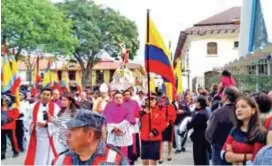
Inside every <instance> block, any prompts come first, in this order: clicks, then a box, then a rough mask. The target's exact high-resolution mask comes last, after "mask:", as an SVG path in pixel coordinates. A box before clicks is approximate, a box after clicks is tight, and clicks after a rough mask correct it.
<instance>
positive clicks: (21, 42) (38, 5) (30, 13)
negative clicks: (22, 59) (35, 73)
mask: <svg viewBox="0 0 272 166" xmlns="http://www.w3.org/2000/svg"><path fill="white" fill-rule="evenodd" d="M1 5H2V23H1V25H2V29H1V32H2V36H1V41H2V42H3V41H8V46H9V48H15V50H16V52H15V53H16V59H17V60H18V58H19V55H20V54H21V51H22V50H24V51H27V52H33V51H35V50H37V49H38V50H42V51H44V52H51V53H54V54H66V55H67V54H69V53H70V54H72V52H74V48H75V47H76V46H77V45H78V41H77V39H76V38H74V37H73V36H72V21H71V20H70V19H67V18H65V15H64V14H63V12H61V11H59V9H58V8H57V7H56V6H54V4H52V3H50V2H49V1H48V0H2V1H1Z"/></svg>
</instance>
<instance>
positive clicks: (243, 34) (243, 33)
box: [239, 0, 253, 56]
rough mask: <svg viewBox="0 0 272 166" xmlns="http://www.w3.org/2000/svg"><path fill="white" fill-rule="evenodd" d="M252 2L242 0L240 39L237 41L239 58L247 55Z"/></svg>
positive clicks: (251, 0)
mask: <svg viewBox="0 0 272 166" xmlns="http://www.w3.org/2000/svg"><path fill="white" fill-rule="evenodd" d="M252 2H253V0H243V5H242V7H241V19H240V20H241V22H240V39H239V40H240V48H239V55H240V56H246V55H247V54H248V46H249V34H250V24H251V12H252Z"/></svg>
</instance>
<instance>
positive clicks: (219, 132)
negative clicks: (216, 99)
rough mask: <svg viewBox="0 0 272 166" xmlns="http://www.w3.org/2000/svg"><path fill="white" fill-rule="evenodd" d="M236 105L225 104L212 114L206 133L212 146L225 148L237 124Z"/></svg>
mask: <svg viewBox="0 0 272 166" xmlns="http://www.w3.org/2000/svg"><path fill="white" fill-rule="evenodd" d="M234 109H235V108H234V104H225V105H223V107H221V108H219V109H217V110H215V111H214V112H213V113H212V116H211V118H210V119H209V122H208V127H207V130H206V133H205V136H206V139H207V141H208V142H209V143H210V144H218V145H220V146H223V145H224V143H225V141H226V138H227V136H228V134H229V132H230V130H231V129H232V127H233V125H234V124H235V121H236V120H235V110H234Z"/></svg>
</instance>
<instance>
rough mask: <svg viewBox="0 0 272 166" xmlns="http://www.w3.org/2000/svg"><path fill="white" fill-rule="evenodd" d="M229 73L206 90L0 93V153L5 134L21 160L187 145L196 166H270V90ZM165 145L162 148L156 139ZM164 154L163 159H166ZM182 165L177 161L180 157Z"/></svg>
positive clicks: (158, 154)
mask: <svg viewBox="0 0 272 166" xmlns="http://www.w3.org/2000/svg"><path fill="white" fill-rule="evenodd" d="M235 86H236V83H235V80H234V79H233V78H232V77H231V74H230V73H229V72H228V71H223V72H222V77H221V79H220V81H219V84H214V85H213V86H212V88H211V89H210V90H209V91H208V90H206V89H203V88H199V89H198V92H195V93H193V92H191V91H190V90H186V91H185V92H184V93H183V94H177V95H176V97H175V98H174V100H173V101H169V99H168V97H167V96H166V95H165V94H164V93H162V92H158V93H151V94H150V95H148V94H147V93H146V92H143V91H141V90H136V89H135V88H134V87H130V88H128V89H124V90H123V91H118V90H110V88H109V87H108V86H107V84H102V85H101V86H100V89H99V93H93V92H92V91H91V90H90V89H87V88H86V89H84V90H83V91H82V92H78V91H75V92H70V93H64V94H62V93H61V92H60V91H59V90H57V89H53V90H52V89H50V88H44V89H42V90H41V92H40V95H39V96H37V97H33V96H31V95H30V93H29V92H25V91H22V92H20V100H21V102H20V106H19V107H17V108H16V107H14V106H13V104H14V102H15V101H14V97H13V96H11V95H9V94H8V93H5V94H2V96H1V147H2V148H1V159H2V160H3V159H5V158H6V150H7V146H8V142H7V138H8V139H9V140H10V141H9V142H10V144H11V147H12V151H13V157H17V156H18V155H19V153H20V152H25V154H26V155H25V161H24V164H26V165H51V164H52V165H100V164H101V165H105V164H106V165H107V164H114V165H134V164H135V162H136V161H137V160H138V159H141V160H142V164H143V165H156V164H162V163H163V162H164V161H165V160H168V161H171V160H172V155H173V154H172V153H173V152H172V151H173V150H172V148H174V149H175V151H174V153H175V155H182V152H185V151H186V150H187V149H186V142H187V138H190V139H191V141H192V144H193V161H194V164H195V165H210V164H212V165H229V164H235V165H244V164H256V165H266V164H268V165H272V131H271V130H272V91H271V92H267V93H264V92H258V93H252V94H243V92H240V91H239V89H237V88H236V87H235ZM164 142H166V143H167V154H164V153H163V152H164V150H163V147H164V146H163V144H164ZM166 158H167V159H166ZM180 164H182V163H180Z"/></svg>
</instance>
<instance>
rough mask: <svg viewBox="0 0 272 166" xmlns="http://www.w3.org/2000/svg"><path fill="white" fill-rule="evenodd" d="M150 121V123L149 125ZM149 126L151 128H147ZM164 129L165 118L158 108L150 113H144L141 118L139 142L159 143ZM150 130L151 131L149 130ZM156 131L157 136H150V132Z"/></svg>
mask: <svg viewBox="0 0 272 166" xmlns="http://www.w3.org/2000/svg"><path fill="white" fill-rule="evenodd" d="M149 119H151V123H149ZM149 124H151V127H150V126H149ZM165 127H166V118H165V114H164V112H162V111H160V110H159V109H158V108H156V107H155V108H152V112H151V113H148V114H147V113H146V114H144V115H143V116H142V117H141V140H142V141H160V140H162V132H163V130H164V129H165ZM150 128H151V130H150ZM154 129H156V130H157V131H158V133H159V134H158V135H157V136H150V133H151V131H152V130H154Z"/></svg>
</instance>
